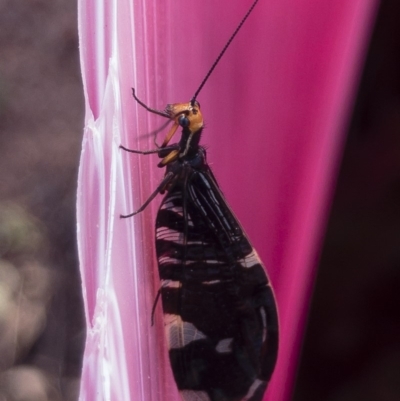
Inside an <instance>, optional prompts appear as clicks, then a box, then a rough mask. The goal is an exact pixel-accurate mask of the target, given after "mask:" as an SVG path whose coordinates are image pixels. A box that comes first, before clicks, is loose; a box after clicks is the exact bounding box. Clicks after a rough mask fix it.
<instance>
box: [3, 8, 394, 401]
mask: <svg viewBox="0 0 400 401" xmlns="http://www.w3.org/2000/svg"><path fill="white" fill-rule="evenodd" d="M399 21H400V3H399V2H398V0H383V1H382V5H381V9H380V13H379V16H378V20H377V24H376V28H375V32H374V35H373V38H372V40H371V44H370V49H369V53H368V58H367V61H366V65H365V69H364V73H363V76H362V81H361V84H360V89H359V93H358V98H357V102H356V106H355V109H354V112H353V117H352V123H351V126H350V128H349V133H348V140H347V146H346V150H345V153H344V158H343V163H342V166H341V170H340V175H339V179H338V183H337V188H336V192H335V197H334V200H333V205H332V211H331V215H330V220H329V224H328V229H327V235H326V239H325V243H324V247H323V250H322V256H321V260H320V267H319V274H318V278H317V283H316V288H315V295H314V298H313V304H312V308H311V313H310V320H309V326H308V330H307V335H306V339H305V345H304V349H303V354H302V360H301V364H300V369H299V375H298V381H297V385H296V391H295V394H294V398H293V399H294V401H325V400H326V401H355V400H362V401H377V400H379V401H398V400H399V399H400V363H399V361H400V319H399V315H400V314H399V311H398V309H399V307H400V24H399ZM83 114H84V105H83V95H82V85H81V77H80V71H79V59H78V37H77V16H76V3H75V1H71V0H51V1H49V0H29V1H28V0H0V172H1V174H0V400H1V401H73V400H77V397H78V390H79V372H80V366H81V358H82V353H83V344H84V338H85V330H84V324H83V323H84V318H83V310H82V308H83V307H82V296H81V287H80V278H79V271H78V261H77V253H76V238H75V196H76V181H77V170H78V162H79V151H80V143H81V139H82V126H83ZM94 401H95V400H94Z"/></svg>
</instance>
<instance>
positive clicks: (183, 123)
mask: <svg viewBox="0 0 400 401" xmlns="http://www.w3.org/2000/svg"><path fill="white" fill-rule="evenodd" d="M178 122H179V125H180V126H181V127H183V128H186V127H188V126H189V124H190V121H189V119H188V118H187V117H186V116H184V115H181V116H180V117H179V119H178Z"/></svg>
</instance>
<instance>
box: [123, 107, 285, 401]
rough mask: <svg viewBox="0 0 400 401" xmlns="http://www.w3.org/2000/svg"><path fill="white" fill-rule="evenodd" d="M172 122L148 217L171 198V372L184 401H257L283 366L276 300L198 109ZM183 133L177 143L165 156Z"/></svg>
mask: <svg viewBox="0 0 400 401" xmlns="http://www.w3.org/2000/svg"><path fill="white" fill-rule="evenodd" d="M166 113H167V114H168V115H169V116H170V118H171V119H172V120H174V125H173V127H172V129H171V131H170V134H168V135H167V138H166V140H165V141H164V144H163V147H161V148H160V149H159V150H158V154H159V156H160V157H161V158H162V160H161V162H160V166H161V167H162V166H166V174H165V177H164V180H163V181H162V183H161V185H160V186H159V187H158V188H157V190H156V191H155V192H154V193H153V195H152V196H151V197H150V198H149V200H148V201H147V202H146V203H145V204H144V207H145V206H146V205H147V204H148V203H149V202H150V201H151V200H152V199H153V198H154V196H155V195H156V194H157V193H159V192H166V195H165V197H164V199H163V201H162V203H161V206H160V209H159V211H158V214H157V219H156V253H157V259H158V266H159V274H160V279H161V281H162V287H161V297H162V304H163V311H164V324H165V330H166V335H167V342H168V346H169V357H170V361H171V366H172V371H173V374H174V377H175V380H176V383H177V386H178V389H179V390H180V392H181V395H182V397H183V399H184V400H185V401H194V400H201V401H222V400H224V401H239V400H249V401H260V400H261V399H262V396H263V394H264V391H265V389H266V386H267V382H268V380H269V379H270V377H271V374H272V372H273V369H274V366H275V362H276V357H277V348H278V347H277V346H278V318H277V311H276V305H275V301H274V295H273V292H272V289H271V286H270V284H269V281H268V279H267V276H266V274H265V271H264V268H263V266H262V264H261V261H260V259H259V257H258V256H257V253H256V252H255V250H254V249H253V248H252V246H251V245H250V242H249V240H248V239H247V237H246V235H245V233H244V231H243V229H242V227H241V226H240V224H239V222H238V221H237V219H236V217H235V216H234V214H233V213H232V211H231V210H230V208H229V206H228V205H227V203H226V201H225V198H224V196H223V195H222V193H221V191H220V189H219V187H218V184H217V183H216V181H215V178H214V176H213V173H212V171H211V169H210V167H209V166H208V165H207V162H206V151H205V149H204V148H203V147H202V146H200V145H199V140H200V136H201V132H202V129H203V118H202V115H201V111H200V106H199V104H198V103H197V102H196V101H194V102H189V103H183V104H174V105H169V106H168V107H167V111H166ZM178 126H181V127H182V137H181V140H180V142H179V143H178V144H175V145H170V146H168V140H169V139H170V137H171V136H172V135H173V133H174V132H175V131H176V129H177V127H178ZM171 132H172V134H171ZM124 149H125V150H128V149H126V148H124ZM128 151H130V150H128ZM133 152H135V153H142V152H138V151H133ZM144 207H142V208H141V209H139V211H141V210H143V208H144ZM136 213H137V212H136ZM136 213H135V214H136ZM129 216H130V215H128V216H122V217H129Z"/></svg>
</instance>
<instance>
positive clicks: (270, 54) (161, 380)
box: [78, 0, 376, 401]
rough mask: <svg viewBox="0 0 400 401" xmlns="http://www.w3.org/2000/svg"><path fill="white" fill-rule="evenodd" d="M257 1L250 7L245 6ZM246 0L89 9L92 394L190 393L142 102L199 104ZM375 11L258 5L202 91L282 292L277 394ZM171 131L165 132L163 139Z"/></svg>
mask: <svg viewBox="0 0 400 401" xmlns="http://www.w3.org/2000/svg"><path fill="white" fill-rule="evenodd" d="M247 3H248V4H247ZM250 3H251V2H243V1H241V2H229V6H227V3H226V2H215V1H211V0H204V1H203V2H197V3H190V6H188V3H187V2H182V1H180V0H179V1H177V0H175V1H166V2H159V1H156V0H153V1H149V0H147V1H145V0H135V1H128V0H118V1H117V0H108V1H97V0H80V1H79V2H78V7H79V33H80V51H81V65H82V76H83V82H84V90H85V99H86V119H85V131H84V140H83V145H82V156H81V165H80V174H79V188H78V241H79V256H80V263H81V272H82V279H83V289H84V297H85V308H86V318H87V326H88V338H87V343H86V350H85V359H84V366H83V372H82V385H81V398H80V399H81V400H87V401H92V400H96V401H97V400H112V401H119V400H121V401H122V400H124V401H126V400H128V399H130V400H140V401H159V400H160V401H164V400H168V401H171V400H179V399H180V398H179V396H178V393H177V390H176V387H175V383H174V380H173V378H172V374H171V371H170V368H169V364H168V360H167V353H166V349H165V344H164V333H163V324H162V317H161V309H160V306H158V308H157V312H156V324H155V326H154V327H151V326H150V315H151V307H152V304H153V300H154V297H155V294H156V293H157V290H158V286H159V281H158V272H157V267H156V262H155V258H154V249H153V247H154V244H153V241H154V220H155V213H156V210H157V205H158V204H159V201H160V199H158V200H155V201H154V202H153V203H152V205H151V206H150V207H149V208H148V209H146V211H145V212H143V213H142V214H141V215H139V216H136V217H135V218H132V219H129V220H120V219H119V214H121V213H129V212H131V211H133V210H135V209H137V208H138V206H139V205H140V204H141V203H142V202H143V201H144V199H145V198H146V197H147V196H148V195H149V194H150V193H151V192H152V190H154V188H155V186H156V184H157V182H158V181H159V180H160V178H161V177H162V172H161V171H159V170H158V169H157V168H155V167H154V166H155V165H156V163H157V160H155V159H156V157H155V156H136V155H128V154H125V153H123V152H121V151H120V150H119V149H118V146H119V144H121V143H122V144H124V145H125V146H127V147H130V148H134V149H152V148H153V147H154V144H153V142H152V137H151V136H148V135H147V136H146V134H147V133H148V132H151V131H152V130H153V129H155V128H158V127H159V126H160V124H161V123H163V122H164V121H160V120H162V119H161V118H158V117H157V116H151V115H148V113H146V112H145V110H143V109H141V108H140V107H138V105H137V104H135V102H134V100H133V99H132V97H131V89H130V88H131V87H132V86H134V87H135V88H136V90H137V94H138V96H139V97H140V98H141V99H142V100H143V101H145V102H146V103H147V104H149V105H151V106H153V107H155V108H159V109H162V108H163V107H164V106H165V105H166V104H167V103H174V102H183V101H188V100H189V99H190V98H191V96H193V93H194V91H195V90H196V88H197V87H198V85H199V84H200V82H201V80H202V79H203V77H204V76H205V74H206V72H207V71H208V69H209V68H210V66H211V65H212V63H213V62H214V60H215V58H216V57H217V55H218V54H219V52H220V50H221V49H222V47H223V45H224V44H225V41H226V40H227V39H228V37H229V36H230V35H231V33H232V32H233V30H234V28H235V27H236V24H237V23H238V22H239V21H240V19H241V18H242V17H243V15H244V13H245V12H246V10H247V8H248V6H249V5H250ZM375 6H376V2H375V1H373V0H368V1H365V0H364V1H362V0H357V1H353V2H342V1H339V0H337V1H333V2H329V3H327V2H321V1H318V0H300V1H294V0H290V1H289V0H284V1H278V0H270V1H260V2H259V4H258V5H257V6H256V9H255V12H254V13H253V14H252V15H251V17H250V19H249V20H248V22H246V24H245V25H244V26H243V29H242V30H241V32H240V33H239V35H238V36H237V38H236V39H235V41H234V42H233V43H232V45H231V47H230V49H229V50H228V52H227V53H226V55H225V56H224V57H223V59H222V60H221V63H220V64H219V65H218V67H217V69H216V70H215V71H214V73H213V74H212V76H211V77H210V79H209V81H208V82H207V84H206V86H205V87H204V89H203V90H202V92H201V94H200V95H199V97H198V100H199V101H200V103H201V105H202V113H203V115H204V118H205V122H206V124H207V125H206V130H205V132H204V136H203V140H202V143H203V144H204V145H206V146H208V160H209V163H210V164H211V167H212V168H213V170H214V173H215V175H216V177H217V180H218V181H219V183H220V185H221V188H222V190H223V191H224V194H225V196H226V198H227V199H228V201H229V203H230V206H231V207H232V209H233V210H234V211H235V213H236V214H237V216H238V217H239V220H240V221H241V223H242V225H243V226H244V227H245V229H246V231H247V233H248V235H249V237H250V239H251V241H252V243H253V245H254V246H255V248H256V249H257V251H258V253H259V254H260V256H261V258H262V260H263V262H264V264H265V266H266V268H267V270H268V273H269V276H270V278H271V280H272V282H273V284H274V288H275V292H276V295H277V298H278V304H279V311H280V322H281V346H280V353H279V360H278V365H277V368H276V371H275V373H274V376H273V378H272V381H271V383H270V386H269V389H268V391H267V394H266V398H265V399H266V400H267V399H268V400H273V401H280V400H288V399H289V397H290V394H291V390H292V386H293V377H294V373H295V370H296V365H297V358H298V352H299V345H300V342H301V337H302V334H303V329H304V328H303V326H304V321H305V318H306V312H307V306H308V302H309V301H308V298H309V295H310V290H311V287H312V281H313V275H314V267H315V266H314V262H315V260H316V257H317V254H318V245H319V243H320V241H321V240H320V237H321V233H322V229H323V224H324V220H325V215H326V209H327V204H328V201H329V194H330V191H331V185H332V183H333V181H334V174H335V170H336V166H337V161H338V158H339V155H340V148H341V143H342V140H343V138H342V132H343V128H344V126H345V123H346V118H347V117H348V113H349V110H350V107H351V99H352V94H353V91H354V89H355V84H356V80H357V74H358V71H359V68H360V63H361V60H362V57H363V51H364V46H365V43H366V40H367V38H368V33H369V27H370V24H371V22H372V18H373V15H374V7H375ZM162 135H163V134H160V138H162Z"/></svg>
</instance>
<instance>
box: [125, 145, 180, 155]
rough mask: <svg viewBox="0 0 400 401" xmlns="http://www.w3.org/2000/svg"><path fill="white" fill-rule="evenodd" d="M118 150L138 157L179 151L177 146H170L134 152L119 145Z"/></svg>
mask: <svg viewBox="0 0 400 401" xmlns="http://www.w3.org/2000/svg"><path fill="white" fill-rule="evenodd" d="M119 147H120V149H123V150H125V151H126V152H130V153H137V154H139V155H150V154H152V153H158V152H160V151H163V152H164V151H170V150H177V149H180V147H179V145H178V144H175V145H170V146H165V147H164V148H159V149H151V150H135V149H128V148H126V147H125V146H123V145H119Z"/></svg>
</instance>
